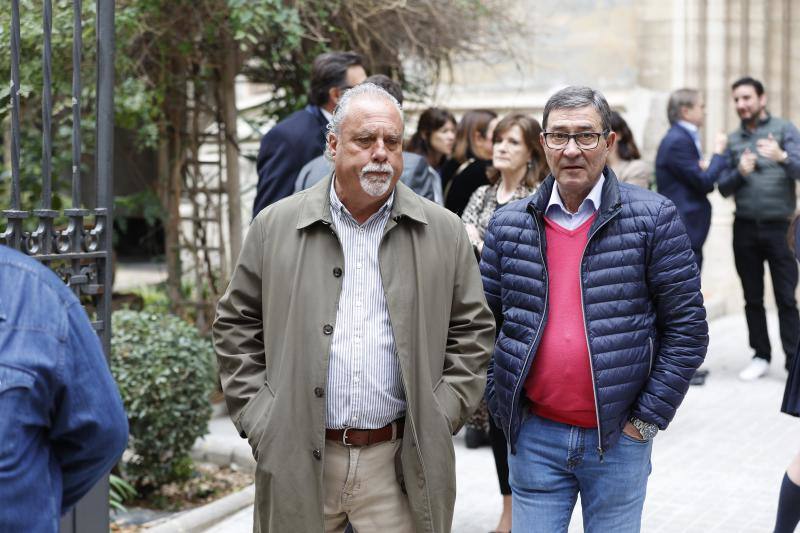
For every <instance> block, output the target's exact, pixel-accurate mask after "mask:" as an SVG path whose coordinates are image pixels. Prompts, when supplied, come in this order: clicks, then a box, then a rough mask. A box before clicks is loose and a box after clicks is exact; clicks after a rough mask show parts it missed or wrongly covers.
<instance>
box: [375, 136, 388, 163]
mask: <svg viewBox="0 0 800 533" xmlns="http://www.w3.org/2000/svg"><path fill="white" fill-rule="evenodd" d="M387 157H388V153H387V151H386V145H385V144H384V142H383V141H382V140H378V142H376V143H375V148H374V149H373V150H372V160H373V161H386V159H387Z"/></svg>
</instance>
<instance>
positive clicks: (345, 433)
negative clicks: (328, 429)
mask: <svg viewBox="0 0 800 533" xmlns="http://www.w3.org/2000/svg"><path fill="white" fill-rule="evenodd" d="M351 429H353V428H352V427H346V428H344V430H343V431H342V444H343V445H344V446H353V445H352V444H349V443H348V442H347V432H348V431H350V430H351Z"/></svg>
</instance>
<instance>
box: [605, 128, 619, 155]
mask: <svg viewBox="0 0 800 533" xmlns="http://www.w3.org/2000/svg"><path fill="white" fill-rule="evenodd" d="M616 142H617V134H616V133H615V132H613V131H610V132H609V133H608V137H606V147H607V148H608V149H609V150H611V148H613V146H614V143H616Z"/></svg>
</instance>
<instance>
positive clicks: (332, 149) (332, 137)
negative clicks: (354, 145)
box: [327, 132, 339, 160]
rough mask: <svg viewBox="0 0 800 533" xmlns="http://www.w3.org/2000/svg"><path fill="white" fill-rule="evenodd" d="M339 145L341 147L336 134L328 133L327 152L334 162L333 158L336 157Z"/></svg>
mask: <svg viewBox="0 0 800 533" xmlns="http://www.w3.org/2000/svg"><path fill="white" fill-rule="evenodd" d="M338 145H339V139H337V138H336V134H335V133H333V132H330V133H328V148H327V152H328V155H329V156H330V158H331V160H333V158H334V157H336V148H337V146H338Z"/></svg>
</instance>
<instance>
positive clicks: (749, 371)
mask: <svg viewBox="0 0 800 533" xmlns="http://www.w3.org/2000/svg"><path fill="white" fill-rule="evenodd" d="M768 371H769V361H767V360H766V359H762V358H761V357H753V360H752V361H750V364H749V365H747V367H746V368H745V369H744V370H742V371H741V372H739V379H741V380H742V381H755V380H756V379H758V378H761V377H764V376H765V375H766V374H767V372H768Z"/></svg>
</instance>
